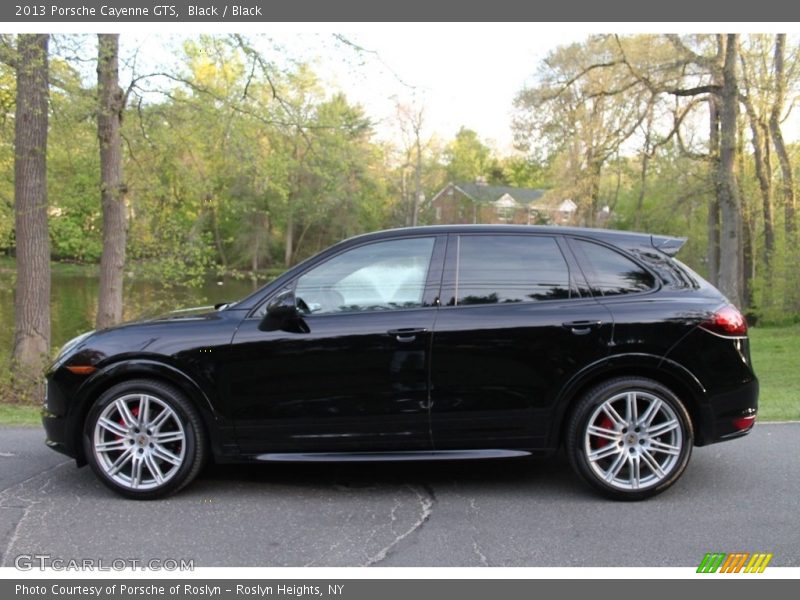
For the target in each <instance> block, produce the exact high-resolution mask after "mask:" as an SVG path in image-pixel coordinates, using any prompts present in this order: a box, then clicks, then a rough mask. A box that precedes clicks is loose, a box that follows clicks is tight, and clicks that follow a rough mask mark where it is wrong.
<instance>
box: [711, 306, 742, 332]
mask: <svg viewBox="0 0 800 600" xmlns="http://www.w3.org/2000/svg"><path fill="white" fill-rule="evenodd" d="M700 327H702V328H703V329H705V330H706V331H710V332H711V333H716V334H717V335H724V336H731V337H739V336H743V335H747V321H746V320H745V318H744V315H743V314H742V313H740V312H739V311H738V310H737V309H736V307H735V306H732V305H730V304H729V305H727V306H723V307H722V308H720V309H719V310H718V311H717V312H715V313H714V314H713V315H711V318H709V319H707V320H706V321H704V322H703V323H701V324H700Z"/></svg>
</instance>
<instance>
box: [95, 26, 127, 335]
mask: <svg viewBox="0 0 800 600" xmlns="http://www.w3.org/2000/svg"><path fill="white" fill-rule="evenodd" d="M124 108H125V94H124V93H123V91H122V89H120V87H119V34H104V33H101V34H98V36H97V137H98V139H99V140H100V198H101V204H102V207H103V253H102V256H101V258H100V295H99V299H98V306H97V328H98V329H103V328H106V327H110V326H111V325H115V324H116V323H119V322H120V321H121V320H122V285H123V277H124V273H125V272H124V270H125V239H126V234H127V225H126V218H125V184H124V183H123V180H122V138H121V132H120V128H121V126H122V111H123V110H124Z"/></svg>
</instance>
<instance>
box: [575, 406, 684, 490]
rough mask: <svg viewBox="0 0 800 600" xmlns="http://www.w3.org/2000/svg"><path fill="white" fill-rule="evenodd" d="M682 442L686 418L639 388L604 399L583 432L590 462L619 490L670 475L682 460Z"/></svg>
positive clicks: (641, 487) (641, 486) (639, 486)
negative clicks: (682, 420)
mask: <svg viewBox="0 0 800 600" xmlns="http://www.w3.org/2000/svg"><path fill="white" fill-rule="evenodd" d="M683 444H684V439H683V429H682V427H681V422H680V420H679V418H678V415H677V413H676V412H675V410H674V409H673V408H672V406H671V405H670V404H669V403H668V402H666V401H664V400H663V399H661V398H659V397H658V396H656V395H655V394H652V393H650V392H645V391H639V390H629V391H626V392H622V393H619V394H616V395H614V396H612V397H611V398H609V399H608V400H606V401H605V402H603V403H602V404H600V406H598V407H597V408H596V409H595V410H594V412H593V413H592V415H591V416H590V417H589V420H588V426H587V427H586V431H585V432H584V451H585V452H586V458H587V460H588V464H589V467H590V468H591V469H592V471H593V472H594V474H595V475H596V476H597V477H598V478H599V479H600V480H601V481H603V482H605V483H606V484H608V485H610V486H611V487H613V488H616V489H618V490H639V489H643V488H649V487H652V486H654V485H657V484H658V483H660V482H661V481H663V480H664V479H666V478H667V477H668V476H669V475H670V474H671V473H672V471H673V470H674V469H675V467H676V465H678V462H679V459H680V455H681V451H682V450H683Z"/></svg>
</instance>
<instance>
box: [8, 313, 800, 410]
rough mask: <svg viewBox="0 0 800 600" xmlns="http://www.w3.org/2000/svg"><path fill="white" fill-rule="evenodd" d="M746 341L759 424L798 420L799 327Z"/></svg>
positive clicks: (763, 332) (765, 330)
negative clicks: (757, 393) (753, 372)
mask: <svg viewBox="0 0 800 600" xmlns="http://www.w3.org/2000/svg"><path fill="white" fill-rule="evenodd" d="M750 340H751V346H750V348H751V353H752V356H753V365H754V367H755V370H756V374H757V375H758V378H759V381H760V382H761V395H760V398H759V408H758V418H759V420H760V421H794V420H800V325H792V326H787V327H755V328H753V329H751V330H750ZM40 423H41V420H40V416H39V407H37V406H28V405H20V404H2V403H0V425H28V426H34V425H39V424H40Z"/></svg>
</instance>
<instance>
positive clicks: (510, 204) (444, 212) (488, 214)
mask: <svg viewBox="0 0 800 600" xmlns="http://www.w3.org/2000/svg"><path fill="white" fill-rule="evenodd" d="M430 205H431V208H432V209H433V222H434V223H437V224H438V223H441V224H454V223H492V224H498V223H512V224H521V225H538V224H552V225H573V224H575V219H576V215H577V209H578V207H577V205H576V204H575V203H574V202H573V201H572V200H569V199H562V200H551V201H548V199H547V197H546V196H545V190H540V189H532V188H518V187H510V186H501V185H488V184H486V183H483V182H481V181H477V182H474V183H448V184H447V185H446V186H445V187H444V188H443V189H442V190H441V191H440V192H439V193H437V194H436V195H435V196H434V197H433V198H432V199H431V202H430Z"/></svg>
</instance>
